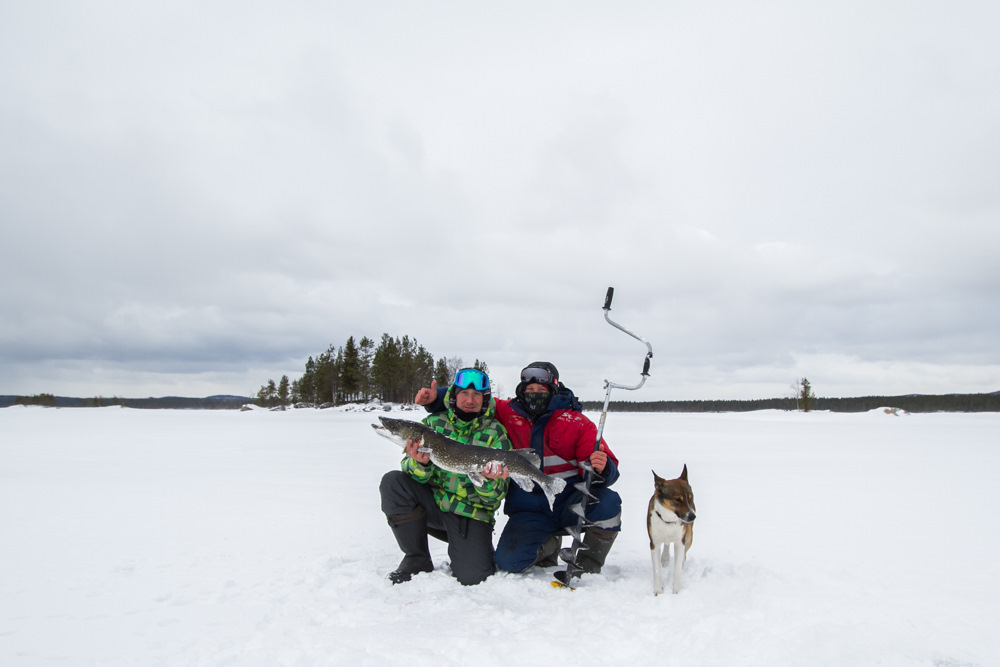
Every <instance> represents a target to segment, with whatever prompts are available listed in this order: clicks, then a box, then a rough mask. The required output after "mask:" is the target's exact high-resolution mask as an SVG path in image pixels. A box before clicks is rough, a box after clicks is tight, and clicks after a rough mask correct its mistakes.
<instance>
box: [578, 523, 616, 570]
mask: <svg viewBox="0 0 1000 667" xmlns="http://www.w3.org/2000/svg"><path fill="white" fill-rule="evenodd" d="M616 539H618V531H616V530H605V529H603V528H598V527H596V526H589V527H588V528H587V530H585V531H584V532H583V543H584V544H585V545H587V549H586V550H584V549H580V551H579V552H577V554H576V564H577V565H579V566H580V567H581V568H583V571H584V572H589V573H590V574H599V573H600V572H601V568H602V567H604V561H605V560H606V559H607V557H608V552H609V551H611V545H612V544H614V543H615V540H616Z"/></svg>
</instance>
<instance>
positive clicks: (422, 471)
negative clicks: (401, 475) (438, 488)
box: [399, 456, 434, 484]
mask: <svg viewBox="0 0 1000 667" xmlns="http://www.w3.org/2000/svg"><path fill="white" fill-rule="evenodd" d="M399 465H400V469H401V470H402V471H403V472H405V473H406V474H407V475H409V476H410V477H412V478H413V479H414V480H416V481H417V482H420V483H421V484H426V483H427V482H429V481H430V479H431V478H432V477H433V476H434V464H428V465H422V464H420V463H417V462H416V461H414V460H413V459H411V458H410V457H409V456H404V457H403V460H402V462H400V464H399Z"/></svg>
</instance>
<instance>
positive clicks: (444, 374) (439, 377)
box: [434, 357, 451, 387]
mask: <svg viewBox="0 0 1000 667" xmlns="http://www.w3.org/2000/svg"><path fill="white" fill-rule="evenodd" d="M434 381H435V382H437V384H438V386H439V387H447V386H448V383H449V382H451V376H450V375H448V361H447V359H445V358H444V357H441V358H440V359H438V360H437V364H436V365H435V366H434Z"/></svg>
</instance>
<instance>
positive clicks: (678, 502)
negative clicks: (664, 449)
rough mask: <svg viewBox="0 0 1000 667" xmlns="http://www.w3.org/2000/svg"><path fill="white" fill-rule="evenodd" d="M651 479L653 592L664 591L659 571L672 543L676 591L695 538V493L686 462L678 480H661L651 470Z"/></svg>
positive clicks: (649, 523)
mask: <svg viewBox="0 0 1000 667" xmlns="http://www.w3.org/2000/svg"><path fill="white" fill-rule="evenodd" d="M653 481H654V483H655V491H654V492H653V497H652V498H650V499H649V512H648V514H647V515H646V531H647V532H648V533H649V553H650V556H651V557H652V559H653V595H659V594H660V593H662V592H663V580H662V579H661V577H660V570H661V568H664V567H666V566H667V564H668V563H669V562H670V545H671V544H673V545H674V581H673V589H674V593H676V592H677V591H679V590H680V589H681V568H682V567H684V560H685V559H686V558H687V552H688V551H689V550H690V549H691V541H692V540H693V539H694V519H695V513H694V493H692V492H691V485H690V484H688V468H687V464H685V465H684V470H683V471H682V472H681V476H680V477H678V478H677V479H663V478H662V477H660V476H659V475H657V474H656V471H655V470H654V471H653ZM661 546H662V547H663V552H662V554H661V553H660V547H661Z"/></svg>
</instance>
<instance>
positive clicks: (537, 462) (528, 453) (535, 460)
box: [512, 447, 542, 470]
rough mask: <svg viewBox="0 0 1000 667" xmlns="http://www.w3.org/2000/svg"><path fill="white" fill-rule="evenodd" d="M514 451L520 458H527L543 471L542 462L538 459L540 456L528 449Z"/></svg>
mask: <svg viewBox="0 0 1000 667" xmlns="http://www.w3.org/2000/svg"><path fill="white" fill-rule="evenodd" d="M512 451H513V452H514V453H515V454H517V455H518V456H522V457H524V458H526V459H527V460H528V463H530V464H531V465H533V466H535V467H536V468H538V469H539V470H541V469H542V460H541V459H540V458H538V454H536V453H535V452H534V450H532V449H529V448H527V447H526V448H524V449H514V450H512Z"/></svg>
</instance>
